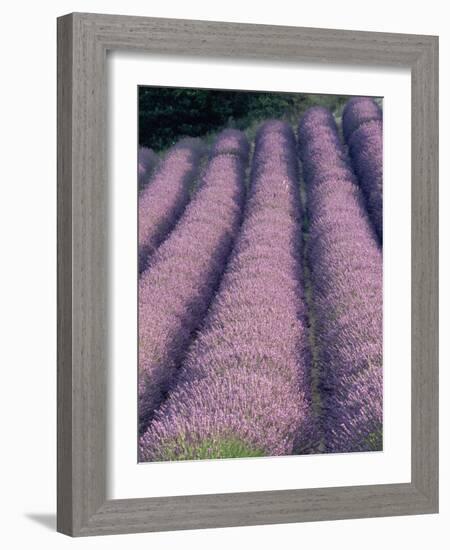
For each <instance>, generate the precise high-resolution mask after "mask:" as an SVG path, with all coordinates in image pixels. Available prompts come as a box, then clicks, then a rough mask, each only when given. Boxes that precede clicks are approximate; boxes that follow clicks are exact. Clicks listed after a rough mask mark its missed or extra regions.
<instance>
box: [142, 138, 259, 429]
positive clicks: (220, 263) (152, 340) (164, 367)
mask: <svg viewBox="0 0 450 550" xmlns="http://www.w3.org/2000/svg"><path fill="white" fill-rule="evenodd" d="M236 135H237V134H236ZM238 137H239V139H237V140H236V143H235V146H236V147H235V149H232V148H230V147H227V152H226V153H225V154H221V153H220V151H221V142H222V139H224V140H225V141H226V142H227V143H228V141H229V135H228V134H225V136H223V137H222V135H219V136H218V138H217V141H216V143H215V145H214V148H215V150H216V151H217V154H216V155H215V156H213V157H212V158H211V159H210V161H209V164H208V166H207V167H206V170H205V173H204V176H203V181H202V182H201V185H200V187H199V189H198V190H197V192H196V193H195V195H194V197H193V198H192V200H191V202H190V203H189V205H188V206H187V207H186V210H185V212H184V214H183V216H182V217H181V219H180V221H179V222H178V224H177V225H176V227H175V228H174V230H173V231H172V233H171V234H170V235H169V237H168V238H167V239H166V240H165V241H164V243H163V244H162V245H161V246H160V247H159V248H158V250H157V251H156V252H155V253H154V254H153V256H152V257H151V258H150V261H149V267H148V269H147V270H146V271H144V273H143V274H142V276H141V278H140V281H139V424H140V429H141V431H142V430H143V429H144V428H145V427H146V425H147V423H148V421H149V419H150V417H151V415H152V413H153V411H154V409H155V407H156V406H157V405H159V403H160V402H161V400H162V399H163V396H164V395H165V393H166V392H167V391H168V389H169V387H170V385H171V383H172V381H173V379H174V377H175V373H176V371H177V367H178V364H179V361H180V360H181V358H182V356H183V352H184V350H185V348H186V346H187V344H188V342H189V340H190V339H191V336H192V333H193V331H195V330H196V328H197V327H198V325H199V324H200V322H201V320H202V318H203V316H204V314H205V312H206V310H207V307H208V305H209V303H210V300H211V297H212V295H213V293H214V291H215V289H216V286H217V284H218V282H219V278H220V276H221V274H222V272H223V270H224V267H225V262H226V260H227V258H228V255H229V252H230V249H231V245H232V242H233V239H234V237H235V235H236V233H237V231H238V228H239V225H240V221H241V215H242V207H243V202H244V194H245V188H244V182H245V167H246V164H247V160H248V159H247V158H246V157H245V155H244V154H243V150H247V151H248V144H247V142H246V140H245V139H244V137H243V135H242V134H239V136H238ZM228 145H229V144H228Z"/></svg>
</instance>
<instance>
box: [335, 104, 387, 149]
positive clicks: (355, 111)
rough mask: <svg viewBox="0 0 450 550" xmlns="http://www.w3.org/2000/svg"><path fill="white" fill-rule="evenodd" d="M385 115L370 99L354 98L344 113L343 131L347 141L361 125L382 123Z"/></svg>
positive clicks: (346, 106) (346, 105)
mask: <svg viewBox="0 0 450 550" xmlns="http://www.w3.org/2000/svg"><path fill="white" fill-rule="evenodd" d="M382 119H383V113H382V111H381V109H380V107H379V106H378V104H377V103H376V102H375V101H374V100H373V99H371V98H370V97H352V98H351V99H349V100H348V101H347V103H346V104H345V107H344V111H343V112H342V130H343V134H344V137H345V139H346V141H348V140H349V139H350V136H351V135H352V134H353V132H354V131H355V130H357V129H358V128H359V127H360V126H361V124H364V123H365V122H370V121H372V120H378V121H380V122H381V121H382Z"/></svg>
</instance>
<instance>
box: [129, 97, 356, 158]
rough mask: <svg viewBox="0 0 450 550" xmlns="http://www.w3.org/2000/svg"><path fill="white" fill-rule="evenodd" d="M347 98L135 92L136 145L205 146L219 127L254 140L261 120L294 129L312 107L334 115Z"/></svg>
mask: <svg viewBox="0 0 450 550" xmlns="http://www.w3.org/2000/svg"><path fill="white" fill-rule="evenodd" d="M346 99H347V97H346V96H332V95H314V94H294V93H276V92H244V91H234V90H205V89H191V88H159V87H148V86H141V87H140V88H139V144H140V145H144V146H146V147H151V148H152V149H153V150H155V151H161V150H163V149H166V148H167V147H170V146H171V145H173V144H174V143H175V142H177V141H178V140H180V139H181V138H183V137H187V136H190V137H202V138H205V139H206V140H207V141H209V139H212V138H213V137H214V134H215V133H217V132H218V131H220V130H222V129H223V128H238V129H240V130H243V131H245V132H246V133H247V135H248V137H249V138H250V139H252V138H253V137H254V133H255V131H256V127H257V126H258V125H259V123H260V122H262V121H263V120H265V119H268V118H279V119H283V120H287V121H289V122H291V123H293V124H294V125H297V122H298V119H299V117H300V116H301V115H302V113H303V112H304V111H305V110H306V109H307V108H308V107H311V106H312V105H324V106H326V107H329V108H330V109H332V110H333V111H336V110H338V109H340V108H342V105H343V104H344V102H345V101H346Z"/></svg>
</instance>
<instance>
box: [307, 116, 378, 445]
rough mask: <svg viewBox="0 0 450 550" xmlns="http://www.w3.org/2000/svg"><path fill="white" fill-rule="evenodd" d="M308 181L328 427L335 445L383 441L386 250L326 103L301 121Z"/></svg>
mask: <svg viewBox="0 0 450 550" xmlns="http://www.w3.org/2000/svg"><path fill="white" fill-rule="evenodd" d="M298 133H299V152H300V158H301V161H302V163H303V174H304V178H305V181H306V185H307V198H308V214H309V222H310V225H309V240H308V257H309V265H310V270H311V278H312V289H313V290H312V291H313V315H314V317H315V342H316V345H317V348H318V349H317V352H318V367H319V379H320V383H319V390H320V395H321V409H322V414H321V418H322V428H323V432H324V438H325V446H326V450H327V451H328V452H351V451H369V450H379V449H381V446H382V403H383V374H382V351H383V345H382V335H383V323H382V256H381V251H380V249H379V247H378V245H377V242H376V237H375V235H374V232H373V229H372V227H371V224H370V223H369V220H368V218H367V215H366V212H365V208H364V204H363V199H362V196H361V191H360V189H359V187H358V186H357V182H356V178H355V176H354V175H353V174H352V172H351V170H350V165H349V160H348V159H347V157H346V155H345V152H344V150H343V148H342V145H341V144H340V142H339V139H338V132H337V127H336V124H335V122H334V120H333V119H332V117H330V116H329V114H328V113H324V109H323V108H318V107H315V108H312V109H310V110H308V111H307V112H306V113H305V115H304V117H303V119H302V120H301V122H300V125H299V131H298Z"/></svg>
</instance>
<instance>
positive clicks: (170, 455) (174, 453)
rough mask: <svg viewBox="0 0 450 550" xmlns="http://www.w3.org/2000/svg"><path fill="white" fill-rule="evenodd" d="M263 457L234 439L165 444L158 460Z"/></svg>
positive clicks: (260, 452) (256, 450)
mask: <svg viewBox="0 0 450 550" xmlns="http://www.w3.org/2000/svg"><path fill="white" fill-rule="evenodd" d="M255 456H265V453H264V452H263V451H262V450H260V449H253V448H252V447H250V446H249V445H248V444H247V443H244V442H243V441H240V440H239V439H236V438H224V439H205V440H204V441H202V442H200V443H196V444H192V443H188V442H186V441H177V442H176V443H173V444H172V445H171V444H167V445H166V447H165V449H164V452H163V456H161V458H160V460H200V459H213V458H249V457H255Z"/></svg>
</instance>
